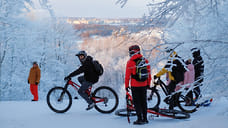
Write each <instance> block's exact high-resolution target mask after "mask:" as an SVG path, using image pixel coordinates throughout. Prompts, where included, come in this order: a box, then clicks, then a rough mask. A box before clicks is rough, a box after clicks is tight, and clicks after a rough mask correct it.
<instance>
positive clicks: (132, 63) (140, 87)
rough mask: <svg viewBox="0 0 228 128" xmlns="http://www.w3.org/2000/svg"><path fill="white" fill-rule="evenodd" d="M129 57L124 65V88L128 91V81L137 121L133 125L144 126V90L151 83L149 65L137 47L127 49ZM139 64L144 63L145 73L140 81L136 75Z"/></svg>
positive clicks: (145, 110) (146, 121)
mask: <svg viewBox="0 0 228 128" xmlns="http://www.w3.org/2000/svg"><path fill="white" fill-rule="evenodd" d="M129 55H130V60H128V62H127V65H126V74H125V88H126V91H128V89H129V81H130V86H131V91H132V97H133V103H134V106H135V110H136V114H137V120H136V121H135V122H134V124H146V123H148V120H147V99H146V90H147V86H150V81H151V75H150V65H149V64H148V63H149V62H148V60H147V59H145V58H144V57H143V56H142V54H140V48H139V46H138V45H133V46H131V47H129ZM141 62H142V63H144V65H142V66H144V67H145V70H144V71H145V72H144V75H143V77H144V78H141V79H140V78H139V77H138V75H137V69H138V68H139V67H137V63H141ZM138 73H139V72H138Z"/></svg>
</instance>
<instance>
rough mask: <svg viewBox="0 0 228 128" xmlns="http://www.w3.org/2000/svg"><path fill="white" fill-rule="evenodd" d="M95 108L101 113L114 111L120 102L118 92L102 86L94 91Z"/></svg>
mask: <svg viewBox="0 0 228 128" xmlns="http://www.w3.org/2000/svg"><path fill="white" fill-rule="evenodd" d="M93 98H94V99H95V103H96V104H95V109H96V110H97V111H99V112H101V113H112V112H113V111H114V110H115V109H116V108H117V106H118V104H119V99H118V96H117V94H116V92H115V91H114V90H113V89H111V88H110V87H106V86H102V87H99V88H97V89H96V90H95V91H94V93H93Z"/></svg>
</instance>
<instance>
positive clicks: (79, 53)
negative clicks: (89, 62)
mask: <svg viewBox="0 0 228 128" xmlns="http://www.w3.org/2000/svg"><path fill="white" fill-rule="evenodd" d="M80 55H83V56H84V58H83V60H80V61H82V62H84V61H85V60H86V57H87V53H86V52H85V51H79V52H78V53H77V54H76V55H75V56H77V57H78V58H79V56H80Z"/></svg>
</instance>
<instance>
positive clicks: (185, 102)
mask: <svg viewBox="0 0 228 128" xmlns="http://www.w3.org/2000/svg"><path fill="white" fill-rule="evenodd" d="M185 93H186V92H185V91H183V92H180V93H179V94H178V107H179V108H180V109H181V110H182V111H184V112H187V113H193V112H195V111H196V110H197V107H198V106H197V105H195V104H194V102H193V99H194V97H195V94H194V93H192V95H193V99H192V98H190V97H189V96H188V95H186V94H185Z"/></svg>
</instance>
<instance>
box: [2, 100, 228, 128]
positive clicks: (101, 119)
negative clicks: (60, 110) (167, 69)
mask: <svg viewBox="0 0 228 128" xmlns="http://www.w3.org/2000/svg"><path fill="white" fill-rule="evenodd" d="M86 107H87V105H86V103H85V102H84V101H83V100H75V101H74V102H73V104H72V107H71V109H70V110H69V111H68V112H66V113H64V114H57V113H54V112H52V111H51V110H50V109H49V108H48V106H47V104H46V101H38V102H31V101H1V102H0V128H76V127H77V128H82V127H83V128H94V127H95V128H107V127H110V128H126V127H144V128H227V127H228V99H227V98H224V97H222V98H220V99H215V100H214V101H213V102H212V104H211V105H210V106H209V107H201V108H200V109H199V110H198V111H197V112H195V113H193V114H191V118H190V119H185V120H177V119H169V118H165V117H154V118H153V119H152V118H150V119H149V124H146V125H143V126H135V125H133V124H132V123H131V124H128V122H127V119H126V117H118V116H116V115H115V114H114V113H111V114H101V113H99V112H97V111H96V110H95V109H92V110H90V111H86V110H85V108H86ZM123 107H124V103H120V105H119V108H123ZM148 116H150V115H148ZM130 119H131V122H133V121H134V120H136V117H131V118H130Z"/></svg>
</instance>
